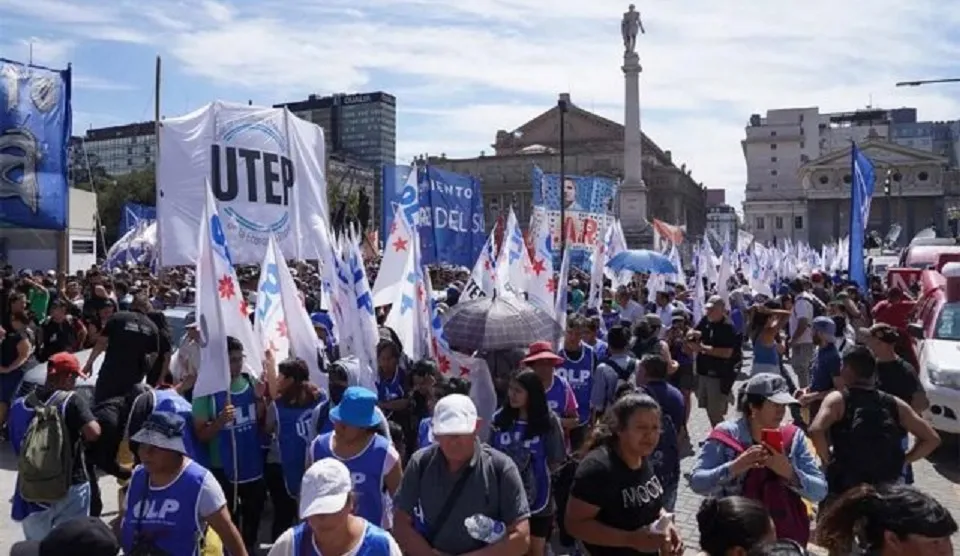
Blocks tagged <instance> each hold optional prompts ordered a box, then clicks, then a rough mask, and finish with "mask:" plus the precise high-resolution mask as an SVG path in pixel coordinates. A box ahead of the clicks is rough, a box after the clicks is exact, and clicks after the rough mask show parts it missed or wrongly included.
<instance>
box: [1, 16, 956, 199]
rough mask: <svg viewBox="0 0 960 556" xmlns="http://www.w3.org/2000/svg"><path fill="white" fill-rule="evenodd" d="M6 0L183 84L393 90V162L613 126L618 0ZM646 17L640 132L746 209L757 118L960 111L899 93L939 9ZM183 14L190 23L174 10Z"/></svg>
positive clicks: (952, 56)
mask: <svg viewBox="0 0 960 556" xmlns="http://www.w3.org/2000/svg"><path fill="white" fill-rule="evenodd" d="M142 4H143V3H142V2H133V1H132V0H117V1H116V2H113V3H109V4H108V3H106V2H104V1H101V2H98V3H89V2H84V3H83V4H81V3H80V2H79V0H75V2H74V3H71V2H70V1H69V0H31V1H30V2H22V1H18V0H0V17H3V15H4V14H8V13H9V14H13V15H18V16H21V17H27V16H29V17H31V18H36V20H37V21H40V22H43V23H44V24H46V25H50V26H53V27H54V28H56V29H60V30H62V31H63V32H64V33H65V36H68V37H77V36H80V37H86V38H88V39H94V38H95V37H92V36H91V34H92V33H91V31H90V29H101V30H103V29H112V30H113V31H112V32H111V33H106V32H104V33H103V35H102V37H101V39H100V40H114V41H123V42H134V43H136V42H143V41H152V44H153V45H155V46H156V47H157V48H159V49H161V53H163V54H164V55H166V56H168V58H172V60H171V63H170V64H169V65H168V66H167V67H170V66H174V67H176V68H177V69H179V70H180V71H182V72H185V73H187V74H189V75H190V76H191V78H192V79H193V80H194V81H193V82H194V83H205V84H207V85H215V86H218V87H222V88H227V89H229V90H233V91H237V94H239V95H242V96H249V97H251V98H265V99H275V100H276V101H278V102H279V101H282V100H291V99H295V98H301V97H304V96H305V95H306V94H308V93H312V92H323V93H329V92H341V91H343V92H352V91H361V90H387V91H390V92H394V93H396V94H397V96H398V133H399V135H400V137H399V141H398V153H399V155H400V158H401V159H403V158H404V157H405V156H407V155H410V154H416V153H419V152H431V153H439V152H446V153H447V154H448V155H450V156H475V155H476V154H478V153H479V152H480V151H481V150H485V149H489V144H490V143H491V142H492V141H493V139H494V134H495V133H496V130H497V129H510V128H512V127H516V126H518V125H520V124H522V123H523V122H524V121H526V120H528V119H530V118H533V117H535V116H536V115H538V114H539V113H540V112H542V111H544V110H546V109H548V108H549V107H550V106H552V105H553V103H554V102H555V99H556V95H557V93H559V92H570V93H571V95H572V97H573V100H574V102H576V103H578V104H579V105H580V106H581V107H584V108H587V109H590V107H591V106H598V107H600V108H598V111H599V112H601V113H602V114H603V115H605V116H607V117H610V118H611V119H614V120H616V121H622V112H623V108H622V106H623V75H622V72H621V70H620V66H621V64H622V54H623V47H622V40H621V37H620V33H619V31H620V30H619V23H620V17H621V14H622V13H623V11H624V9H625V6H626V4H627V2H624V1H623V0H593V1H592V2H583V1H582V0H553V1H552V2H549V3H544V2H542V0H474V1H472V2H457V1H455V0H324V1H323V2H322V3H321V2H304V3H290V2H288V1H284V0H261V1H260V2H257V3H255V4H254V3H240V2H231V3H229V4H227V3H225V2H223V1H216V0H204V1H203V2H199V3H197V2H189V3H188V2H184V0H158V1H157V2H153V3H151V5H150V6H149V7H145V6H143V5H142ZM640 7H641V9H642V10H643V12H642V15H643V21H644V26H645V28H646V35H644V36H642V37H640V39H639V46H638V50H639V52H640V56H641V63H642V64H643V69H644V71H643V74H642V77H641V80H642V81H641V91H642V107H643V123H644V131H645V132H646V133H647V134H648V135H649V136H650V137H651V138H652V139H653V140H654V141H656V142H657V143H658V144H659V145H660V146H661V147H662V148H663V149H668V150H671V151H672V152H673V155H674V160H676V161H677V162H678V164H679V163H681V162H683V163H687V164H688V166H689V167H691V168H693V176H694V178H695V179H697V180H698V181H703V182H704V184H705V185H706V186H707V187H723V188H726V189H727V190H728V191H729V192H730V194H729V195H728V197H732V198H733V199H732V200H733V203H732V204H736V199H738V198H742V193H743V187H744V183H745V174H746V170H745V167H744V162H743V155H742V151H741V149H740V140H741V139H742V138H743V135H744V125H745V124H746V122H747V119H748V118H749V117H750V115H751V114H752V113H763V112H765V111H766V110H767V109H771V108H778V107H795V106H819V107H820V108H821V110H822V111H838V110H853V109H856V108H858V107H863V106H865V105H867V104H868V103H869V104H872V105H874V106H884V107H898V106H915V107H917V108H918V109H919V115H920V117H921V118H923V119H951V118H955V117H957V116H958V114H960V95H958V94H956V93H957V89H956V88H951V87H950V86H942V87H924V88H917V89H898V88H894V86H893V85H894V83H895V82H896V81H900V80H905V79H916V78H925V77H938V76H944V77H950V76H953V75H955V74H957V73H960V65H958V64H957V63H956V62H954V61H955V60H957V59H958V58H960V40H958V37H957V34H956V33H955V32H954V30H955V29H956V28H957V25H958V24H960V11H957V10H945V9H943V3H942V0H914V1H913V2H903V1H902V0H871V1H869V2H868V1H867V0H849V1H846V2H837V1H836V0H808V1H807V2H803V3H783V2H764V1H762V0H725V1H724V2H716V1H715V0H685V1H684V2H673V3H657V5H651V6H650V7H649V8H648V7H647V4H643V5H641V6H640ZM187 13H189V17H185V16H183V15H180V14H187Z"/></svg>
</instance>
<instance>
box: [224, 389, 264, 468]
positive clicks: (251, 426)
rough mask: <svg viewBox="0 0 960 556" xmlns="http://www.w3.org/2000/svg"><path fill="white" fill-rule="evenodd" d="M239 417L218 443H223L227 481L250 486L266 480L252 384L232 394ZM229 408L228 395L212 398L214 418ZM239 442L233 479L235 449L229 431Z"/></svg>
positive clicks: (226, 427)
mask: <svg viewBox="0 0 960 556" xmlns="http://www.w3.org/2000/svg"><path fill="white" fill-rule="evenodd" d="M231 396H232V398H233V399H232V401H233V407H234V408H236V414H235V415H234V418H233V423H229V424H228V425H227V426H225V427H223V429H221V430H220V433H219V434H218V435H217V441H218V442H219V443H220V461H222V462H223V472H224V473H225V474H226V476H227V479H230V480H231V481H234V480H235V481H236V482H238V483H249V482H251V481H256V480H257V479H259V478H260V477H262V476H263V450H262V449H261V447H260V428H259V427H258V426H257V396H256V393H255V392H254V390H253V385H252V384H249V383H248V384H247V388H246V389H244V391H243V392H240V393H239V394H236V393H235V394H232V395H231ZM226 405H227V393H226V392H217V393H216V394H214V396H213V406H214V407H213V414H214V415H219V414H220V411H221V410H222V409H223V408H224V407H226ZM231 430H232V431H234V436H235V437H236V439H237V476H236V477H234V476H233V472H234V469H233V448H232V444H231V440H230V431H231Z"/></svg>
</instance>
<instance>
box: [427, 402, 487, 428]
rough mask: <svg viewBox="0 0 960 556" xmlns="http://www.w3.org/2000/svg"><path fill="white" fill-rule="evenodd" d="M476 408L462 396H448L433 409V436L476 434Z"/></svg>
mask: <svg viewBox="0 0 960 556" xmlns="http://www.w3.org/2000/svg"><path fill="white" fill-rule="evenodd" d="M477 420H478V418H477V406H475V405H473V400H471V399H470V397H469V396H465V395H463V394H450V395H448V396H444V397H442V398H440V400H438V401H437V405H436V406H434V408H433V421H432V425H433V435H434V436H443V435H445V434H473V433H475V432H477Z"/></svg>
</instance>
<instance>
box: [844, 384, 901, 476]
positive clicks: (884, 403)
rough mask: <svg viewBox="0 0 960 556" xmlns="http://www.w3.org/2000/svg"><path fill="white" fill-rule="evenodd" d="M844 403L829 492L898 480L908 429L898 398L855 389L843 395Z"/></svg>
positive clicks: (877, 391)
mask: <svg viewBox="0 0 960 556" xmlns="http://www.w3.org/2000/svg"><path fill="white" fill-rule="evenodd" d="M843 403H844V415H843V418H842V419H841V421H840V422H839V423H838V424H837V425H839V430H837V431H836V432H837V433H839V434H834V435H833V436H834V438H833V446H834V448H833V450H834V461H833V463H832V464H831V465H830V468H829V469H828V470H827V480H828V483H829V485H830V491H831V492H846V491H847V490H849V489H850V488H853V487H855V486H857V485H860V484H869V485H882V484H890V483H894V482H896V481H898V480H899V479H900V477H901V476H902V474H903V467H904V464H905V463H906V450H905V449H904V446H903V440H904V437H905V436H906V430H904V428H903V426H902V425H901V424H900V412H899V410H898V408H897V400H896V398H894V397H893V396H891V395H890V394H887V393H886V392H881V391H879V390H865V389H861V388H852V389H850V390H848V391H847V392H845V393H844V394H843ZM835 427H836V425H835Z"/></svg>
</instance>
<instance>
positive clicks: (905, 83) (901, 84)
mask: <svg viewBox="0 0 960 556" xmlns="http://www.w3.org/2000/svg"><path fill="white" fill-rule="evenodd" d="M941 83H960V77H950V78H947V79H920V80H918V81H899V82H897V87H919V86H921V85H938V84H941Z"/></svg>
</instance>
